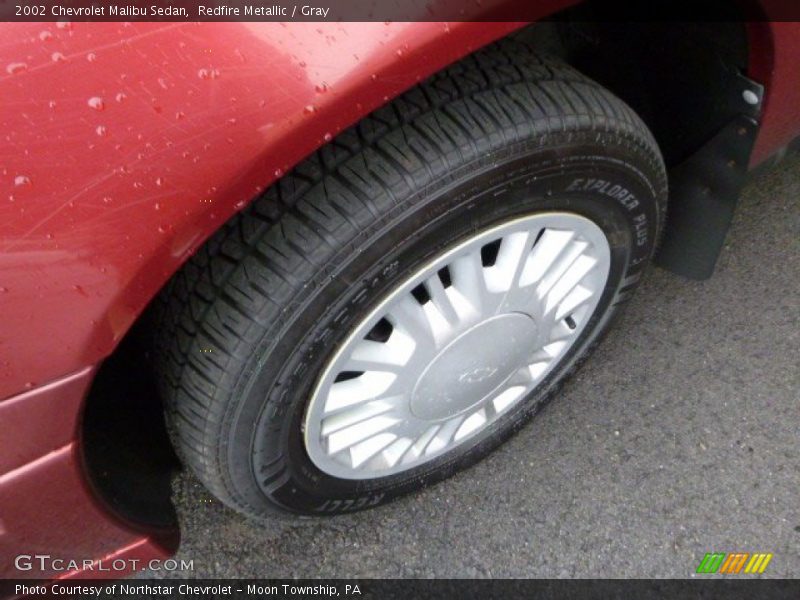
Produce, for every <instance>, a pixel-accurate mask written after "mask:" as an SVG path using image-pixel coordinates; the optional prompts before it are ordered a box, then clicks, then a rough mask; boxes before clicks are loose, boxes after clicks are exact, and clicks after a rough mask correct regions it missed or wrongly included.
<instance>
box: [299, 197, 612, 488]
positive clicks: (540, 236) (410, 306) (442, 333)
mask: <svg viewBox="0 0 800 600" xmlns="http://www.w3.org/2000/svg"><path fill="white" fill-rule="evenodd" d="M609 265H610V250H609V246H608V241H607V240H606V237H605V234H604V233H603V232H602V230H601V229H600V228H599V227H598V226H597V225H595V224H594V223H593V222H591V221H590V220H588V219H586V218H584V217H581V216H578V215H575V214H570V213H556V212H553V213H541V214H537V215H533V216H530V217H525V218H521V219H515V220H513V221H509V222H507V223H504V224H502V225H499V226H496V227H493V228H491V229H488V230H486V231H483V232H481V233H478V234H476V235H474V236H472V237H471V238H470V239H468V240H467V241H465V242H463V243H461V244H459V245H458V246H456V247H455V248H452V249H450V250H448V251H447V252H445V253H443V254H442V255H440V256H439V257H437V258H436V259H434V260H432V261H431V262H429V263H428V264H427V265H425V266H424V267H422V268H421V269H419V270H418V271H417V272H416V273H414V274H413V275H412V276H411V277H409V278H407V279H406V280H405V281H404V282H403V283H401V284H400V285H398V286H397V288H395V290H394V291H392V293H391V294H389V296H388V297H387V298H386V299H384V301H383V302H381V303H380V305H379V306H378V307H377V308H376V309H375V310H373V311H372V312H371V313H370V314H369V315H368V316H367V317H366V318H365V319H364V320H362V321H361V322H360V323H359V325H358V326H357V327H356V328H355V330H354V331H353V332H352V333H351V334H350V336H349V337H348V338H347V340H346V341H345V342H344V344H343V345H342V347H341V348H340V349H339V350H338V351H337V352H336V354H335V355H334V357H333V358H332V359H331V360H330V362H329V363H328V365H327V367H326V368H325V370H324V372H323V374H322V377H321V378H320V380H319V383H318V384H317V387H316V389H315V390H314V394H313V396H312V398H311V401H310V402H309V404H308V408H307V409H306V415H305V420H304V431H305V444H306V450H307V451H308V454H309V456H310V458H311V460H312V461H313V462H314V464H315V465H316V466H317V467H318V468H319V469H320V470H322V471H324V472H326V473H328V474H330V475H334V476H336V477H340V478H344V479H370V478H374V477H382V476H386V475H392V474H395V473H399V472H401V471H404V470H407V469H411V468H413V467H417V466H419V465H421V464H423V463H425V462H428V461H430V460H432V459H434V458H436V457H438V456H440V455H441V454H443V453H445V452H447V451H449V450H451V449H452V448H453V447H455V446H456V445H458V444H461V443H463V442H464V441H465V440H468V439H475V438H476V437H477V436H480V435H482V434H483V435H486V434H488V433H489V426H490V425H491V424H492V423H493V422H494V421H496V420H497V418H498V417H499V416H500V415H502V414H503V413H504V412H506V411H508V409H509V408H511V407H512V406H513V405H514V404H516V403H517V402H518V401H519V400H520V399H522V398H524V397H525V396H526V395H527V394H528V392H530V391H531V390H533V389H534V388H535V387H536V386H537V385H538V384H539V383H540V382H541V381H542V379H543V378H544V377H545V376H546V375H547V374H548V373H549V372H550V371H551V370H552V369H553V368H554V367H555V366H556V365H557V364H558V363H559V362H560V361H561V359H562V358H563V357H564V355H565V354H566V353H567V352H568V350H569V348H570V347H571V346H572V344H573V343H574V342H575V341H576V340H577V339H578V337H579V335H580V333H581V331H582V330H583V328H584V326H585V325H586V323H587V322H588V321H589V319H590V317H591V315H592V313H593V312H594V309H595V307H596V306H597V302H598V301H599V299H600V296H601V294H602V292H603V289H604V288H605V285H606V281H607V279H608V272H609Z"/></svg>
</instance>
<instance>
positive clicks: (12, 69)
mask: <svg viewBox="0 0 800 600" xmlns="http://www.w3.org/2000/svg"><path fill="white" fill-rule="evenodd" d="M27 70H28V65H26V64H25V63H21V62H17V63H11V64H10V65H8V66H7V67H6V71H7V72H8V73H9V74H10V75H16V74H17V73H23V72H24V71H27Z"/></svg>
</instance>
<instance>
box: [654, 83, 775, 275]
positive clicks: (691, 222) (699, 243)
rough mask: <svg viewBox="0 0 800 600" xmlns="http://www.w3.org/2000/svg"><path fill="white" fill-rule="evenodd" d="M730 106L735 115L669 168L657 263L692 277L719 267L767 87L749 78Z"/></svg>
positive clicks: (679, 273) (741, 86)
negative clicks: (665, 211) (718, 262)
mask: <svg viewBox="0 0 800 600" xmlns="http://www.w3.org/2000/svg"><path fill="white" fill-rule="evenodd" d="M739 80H740V82H741V84H742V85H740V86H736V87H737V88H738V89H737V91H736V97H735V98H730V99H729V101H728V103H727V105H726V108H727V109H728V110H729V111H730V113H731V114H732V118H731V120H730V121H729V122H728V124H727V125H725V126H724V127H723V128H722V129H721V130H719V131H718V132H717V133H716V134H715V135H714V136H713V137H712V138H711V139H710V140H709V141H708V142H706V143H705V144H704V145H703V146H702V147H701V148H700V149H699V150H698V151H697V152H696V153H694V154H693V155H692V156H690V157H689V158H688V159H686V160H685V161H683V162H682V163H680V164H678V165H676V166H674V167H672V168H671V169H670V170H669V188H670V191H669V207H668V215H667V223H666V228H665V231H664V239H663V242H662V245H661V249H660V250H659V252H658V254H657V255H656V257H655V263H656V264H657V265H659V266H661V267H663V268H665V269H668V270H670V271H672V272H674V273H677V274H678V275H683V276H684V277H689V278H691V279H707V278H709V277H710V276H711V275H712V273H713V272H714V266H715V265H716V263H717V258H718V257H719V253H720V250H721V249H722V245H723V243H724V242H725V235H726V233H727V232H728V228H729V226H730V224H731V220H732V219H733V213H734V209H735V208H736V203H737V201H738V199H739V194H740V192H741V189H742V186H743V185H744V182H745V179H746V176H747V170H748V165H749V162H750V153H751V152H752V150H753V144H754V142H755V139H756V134H757V133H758V116H759V114H760V108H761V103H762V95H763V87H762V86H760V85H759V84H757V83H755V82H752V81H750V80H749V79H746V78H744V77H741V76H740V77H739Z"/></svg>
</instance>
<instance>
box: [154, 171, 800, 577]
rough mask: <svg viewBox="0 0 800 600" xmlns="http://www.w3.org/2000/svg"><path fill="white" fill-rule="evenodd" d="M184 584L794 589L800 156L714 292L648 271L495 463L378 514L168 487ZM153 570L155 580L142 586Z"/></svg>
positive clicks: (742, 235) (749, 204)
mask: <svg viewBox="0 0 800 600" xmlns="http://www.w3.org/2000/svg"><path fill="white" fill-rule="evenodd" d="M173 495H174V501H175V503H176V507H177V511H178V518H179V521H180V525H181V529H182V532H183V533H182V544H181V547H180V550H179V552H178V556H177V558H178V559H181V558H182V559H187V560H189V559H191V560H193V564H194V571H192V572H185V573H183V574H182V576H191V577H281V578H283V577H347V578H349V577H646V578H650V577H689V576H692V575H693V574H694V571H695V569H696V567H697V565H698V564H699V562H700V561H701V559H702V558H703V556H704V554H705V553H706V552H712V551H719V552H771V553H773V554H774V557H773V559H772V561H771V563H770V564H769V566H768V568H767V570H766V572H765V574H764V576H765V577H766V576H771V577H798V576H800V156H796V155H795V156H791V157H789V158H787V159H786V160H785V161H784V162H783V163H781V164H780V165H778V166H777V167H774V168H771V169H770V170H768V171H766V172H762V173H760V174H759V175H757V176H755V177H753V178H752V179H751V180H750V182H749V183H748V185H747V187H746V189H745V190H744V193H743V195H742V199H741V201H740V205H739V208H738V210H737V214H736V218H735V222H734V224H733V228H732V230H731V232H730V233H729V236H728V238H727V243H726V246H725V249H724V251H723V253H722V256H721V258H720V261H719V263H718V267H717V271H716V274H715V275H714V277H713V278H712V279H710V280H709V281H703V282H696V281H688V280H686V279H682V278H680V277H678V276H676V275H673V274H671V273H668V272H666V271H663V270H660V269H657V268H651V269H650V271H649V273H648V275H647V276H646V278H645V280H644V282H643V284H642V286H641V287H640V289H639V292H638V294H637V295H636V297H635V298H634V299H633V300H632V301H631V302H630V304H629V305H628V307H627V310H626V312H625V314H624V315H623V317H622V319H621V320H620V321H619V322H618V324H617V326H616V328H615V329H614V330H613V331H612V332H611V333H610V334H609V335H608V337H607V338H606V339H605V341H604V342H603V343H602V344H601V345H600V347H599V348H598V349H597V351H596V352H595V354H594V356H593V357H592V358H591V359H590V360H589V361H588V363H586V364H585V365H584V367H583V368H582V369H581V370H580V371H579V372H578V373H577V374H576V375H575V376H574V377H573V378H572V379H571V381H570V382H569V383H568V384H567V385H566V386H565V388H564V389H563V391H562V393H561V394H560V397H558V398H557V399H556V400H555V401H554V402H553V403H551V404H550V405H549V406H548V407H547V408H546V409H545V410H544V411H543V412H542V413H541V414H540V415H539V416H538V418H537V419H535V421H534V422H532V423H531V424H529V425H528V426H527V427H526V428H525V429H523V430H522V431H521V432H520V433H519V434H518V435H517V436H515V437H514V438H513V439H512V440H511V441H510V442H508V443H507V444H505V445H504V446H502V447H501V448H500V449H499V450H498V451H497V452H495V453H494V454H493V455H492V456H490V457H489V458H488V459H486V460H484V461H483V462H482V463H480V464H478V465H477V466H475V467H473V468H472V469H470V470H468V471H466V472H463V473H460V474H459V475H457V476H456V477H454V478H452V479H450V480H448V481H446V482H444V483H441V484H439V485H437V486H434V487H432V488H429V489H427V490H425V491H423V492H421V493H418V494H416V495H412V496H408V497H406V498H403V499H401V500H398V501H396V502H394V503H392V504H390V505H387V506H385V507H382V508H379V509H377V510H372V511H368V512H362V513H358V514H353V515H347V516H341V517H336V518H331V519H326V520H315V521H312V522H310V523H297V522H292V521H280V520H275V521H274V522H270V523H267V524H256V523H253V522H250V521H248V520H247V519H246V518H244V517H241V516H239V515H237V514H236V513H234V512H233V511H231V510H229V509H227V508H225V507H224V506H222V505H221V504H220V503H219V502H216V501H215V500H214V499H213V498H212V497H211V496H210V495H209V494H208V493H207V492H206V491H205V490H204V488H203V487H202V485H201V484H199V483H198V482H197V481H196V480H195V479H194V478H193V477H191V476H190V475H188V474H183V475H181V476H179V477H178V478H177V479H176V480H175V482H174V490H173ZM151 575H154V574H151Z"/></svg>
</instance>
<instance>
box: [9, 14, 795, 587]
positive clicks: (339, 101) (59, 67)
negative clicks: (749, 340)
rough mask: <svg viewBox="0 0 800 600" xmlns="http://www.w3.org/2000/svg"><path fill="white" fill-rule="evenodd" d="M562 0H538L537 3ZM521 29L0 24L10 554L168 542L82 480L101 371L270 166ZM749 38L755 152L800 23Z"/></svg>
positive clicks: (782, 112) (764, 142) (791, 94)
mask: <svg viewBox="0 0 800 600" xmlns="http://www.w3.org/2000/svg"><path fill="white" fill-rule="evenodd" d="M571 3H572V2H567V1H562V0H553V1H544V2H542V3H541V14H542V16H544V15H546V14H549V13H551V12H552V11H554V10H556V9H558V8H561V7H564V6H566V5H568V4H571ZM521 25H523V24H522V23H450V24H443V23H390V24H384V23H347V24H345V23H295V24H292V25H291V27H287V26H284V25H282V24H279V23H201V24H196V23H94V24H85V23H69V24H64V25H60V26H57V25H56V24H54V23H14V24H8V23H6V24H0V38H1V39H2V40H3V43H2V44H1V45H0V59H2V60H0V63H1V64H2V65H8V67H7V68H5V69H3V70H0V99H2V100H0V101H1V102H2V106H3V110H2V112H0V131H2V135H3V136H4V140H3V145H2V148H0V181H1V182H2V187H3V195H2V196H0V325H1V326H0V399H2V398H5V400H3V401H0V422H2V428H3V433H4V435H3V436H2V438H1V439H0V456H2V457H3V462H2V463H0V514H1V515H2V519H3V522H2V523H0V549H2V550H3V555H4V556H9V555H10V554H9V553H10V552H18V551H20V550H22V549H24V550H25V551H28V550H30V551H36V550H45V551H47V552H48V553H51V554H57V553H58V552H68V553H69V554H70V555H77V556H79V557H83V556H92V557H98V556H103V555H112V554H114V553H115V552H125V551H126V550H125V549H131V550H130V551H131V552H133V553H140V554H141V553H143V554H145V555H146V554H148V553H150V554H151V555H158V554H159V553H162V554H164V553H168V552H169V551H170V547H169V546H170V544H169V543H167V542H163V541H160V540H159V539H158V537H157V536H155V535H153V534H151V533H150V532H146V531H141V530H139V529H137V528H136V527H134V526H132V525H130V524H127V523H124V522H123V521H121V520H120V519H119V518H117V517H116V516H114V515H113V514H112V511H111V510H109V509H108V508H107V507H104V506H103V505H102V502H101V501H100V500H99V499H98V498H97V496H96V495H95V494H94V493H93V492H92V490H91V487H90V485H89V484H88V483H87V482H86V480H85V478H84V477H83V475H82V461H81V458H80V448H79V441H78V436H77V430H78V423H79V418H80V410H81V404H82V400H83V397H84V394H85V391H86V389H87V388H88V386H89V384H90V382H91V378H92V374H93V373H94V369H95V367H96V365H98V364H99V363H100V362H101V361H102V360H103V359H104V358H105V357H107V356H108V355H109V354H110V353H111V352H113V350H114V349H115V347H116V346H117V344H118V343H119V341H120V340H121V339H122V337H123V336H124V335H125V333H126V332H127V331H128V329H129V328H130V326H131V324H132V323H134V321H135V320H136V319H137V318H138V317H139V316H140V315H141V313H142V311H143V310H144V309H145V307H146V306H147V304H148V302H149V301H150V300H151V299H152V298H153V296H154V295H155V294H156V293H157V292H158V290H159V289H160V288H161V287H162V286H163V285H164V283H165V282H166V281H167V280H168V278H169V277H170V276H171V274H172V273H173V272H174V271H175V270H176V269H177V268H179V267H180V265H181V264H183V262H185V261H186V259H187V258H188V257H189V256H190V255H191V254H192V252H193V251H194V250H195V249H196V248H197V247H198V246H199V245H200V244H202V243H203V242H204V241H205V240H206V239H207V238H208V237H209V236H210V235H211V234H212V233H213V232H214V231H216V230H217V229H218V228H219V227H220V225H221V224H222V223H224V222H225V221H226V220H227V219H229V218H230V217H231V216H232V215H233V214H235V212H236V211H238V210H241V209H242V208H243V207H244V206H245V205H246V204H247V202H248V201H250V200H251V199H252V198H253V197H254V196H256V195H257V194H258V193H259V192H260V191H261V190H263V189H264V188H265V187H266V186H268V185H270V184H271V183H272V182H273V181H274V180H275V179H277V178H279V177H280V176H281V174H282V173H284V172H286V171H287V170H288V169H290V168H291V167H292V166H293V165H295V164H296V163H297V162H299V161H300V160H302V159H303V158H304V157H305V156H307V155H308V154H310V153H312V152H313V151H314V150H316V149H317V148H318V147H319V146H321V145H322V144H324V143H325V142H326V140H328V139H330V137H332V136H335V135H336V133H337V132H339V131H341V130H342V129H344V128H345V127H347V126H349V125H351V124H352V123H354V122H356V121H357V120H358V119H359V118H360V117H362V116H363V115H365V114H367V113H368V112H370V111H372V110H374V109H375V108H377V107H379V106H380V105H382V104H384V103H385V102H386V101H388V100H389V99H391V98H393V97H395V96H396V95H397V94H399V93H400V92H402V91H403V90H405V89H407V88H409V87H410V86H412V85H413V84H414V83H415V82H417V81H419V80H420V79H422V78H424V77H426V76H428V75H430V74H431V73H434V72H436V71H437V70H440V69H441V68H443V67H444V66H446V65H447V64H450V63H452V62H454V61H455V60H457V59H458V58H460V57H462V56H464V55H466V54H468V53H470V52H471V51H473V50H475V49H477V48H478V47H480V46H482V45H484V44H486V43H489V42H491V41H493V40H495V39H497V38H500V37H503V36H505V35H507V34H508V33H509V32H511V31H514V30H515V29H517V28H518V27H520V26H521ZM750 33H751V43H752V44H755V47H756V50H757V51H755V52H754V53H753V54H754V56H755V57H754V58H752V60H751V68H750V71H751V72H750V75H751V77H753V78H754V79H756V80H757V81H759V82H761V83H764V84H765V85H766V86H767V96H766V103H765V113H764V118H763V126H762V128H761V133H760V136H759V139H758V142H757V146H756V151H755V154H754V162H758V161H760V160H763V159H764V158H766V157H767V156H768V155H770V154H771V153H773V152H774V151H775V150H777V149H778V148H780V147H781V146H783V145H785V144H786V143H788V141H789V140H790V139H791V138H793V137H794V136H796V135H797V133H798V131H800V127H799V126H798V124H800V70H797V69H796V68H795V67H794V66H793V61H794V57H796V56H797V55H798V53H800V26H798V25H797V24H793V23H755V24H752V25H751V26H750ZM19 65H24V68H23V67H21V66H19ZM12 67H13V68H12ZM54 413H57V414H58V415H59V418H58V420H57V422H56V423H53V422H48V420H47V418H46V416H45V415H47V414H54ZM25 419H30V421H31V422H36V423H47V427H46V428H44V429H41V430H40V429H37V427H35V426H31V425H30V424H25V423H24V421H25ZM51 421H52V420H51ZM12 424H14V425H13V426H12ZM7 432H8V433H7ZM54 490H58V492H57V493H54ZM31 499H33V500H31ZM119 549H123V550H119ZM8 568H9V567H8V565H7V564H3V565H2V567H0V569H3V571H2V573H3V574H5V575H8V574H9V573H10V571H8ZM13 574H14V575H19V576H25V574H24V573H17V572H14V573H13ZM54 575H57V574H56V573H44V574H42V573H37V576H38V577H48V576H54Z"/></svg>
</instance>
